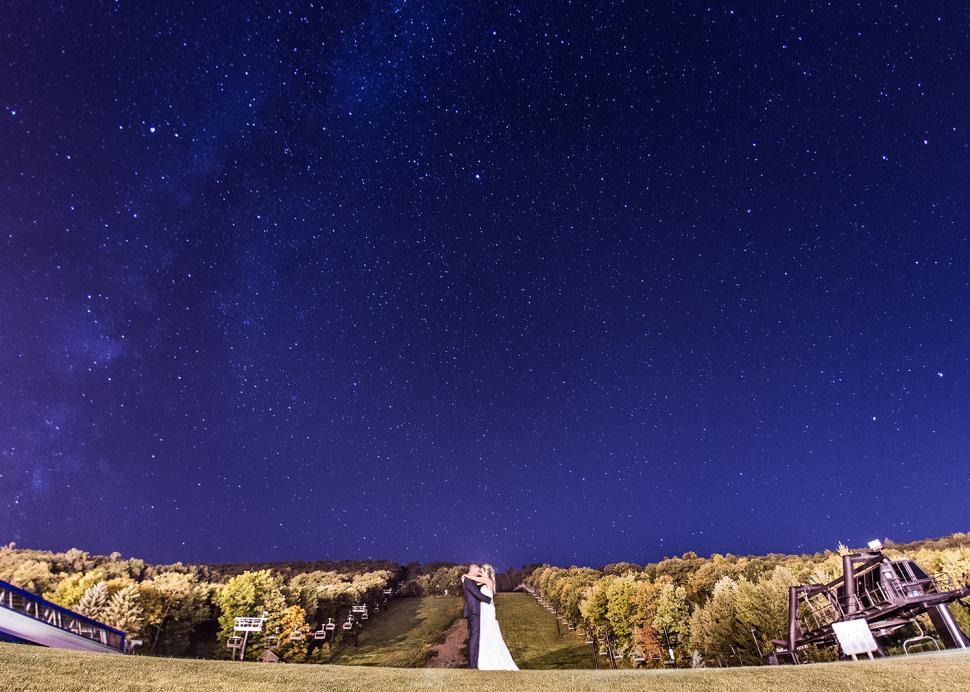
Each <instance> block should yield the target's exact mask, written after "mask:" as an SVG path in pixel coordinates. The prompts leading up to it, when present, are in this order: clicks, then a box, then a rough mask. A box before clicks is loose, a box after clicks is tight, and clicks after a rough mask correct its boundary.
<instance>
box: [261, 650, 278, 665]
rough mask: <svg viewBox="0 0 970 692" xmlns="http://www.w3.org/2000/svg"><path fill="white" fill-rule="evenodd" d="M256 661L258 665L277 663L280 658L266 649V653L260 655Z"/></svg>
mask: <svg viewBox="0 0 970 692" xmlns="http://www.w3.org/2000/svg"><path fill="white" fill-rule="evenodd" d="M256 660H257V661H259V662H260V663H279V662H280V657H279V656H277V655H276V654H275V653H273V652H272V651H270V650H269V649H266V651H264V652H263V653H261V654H260V655H259V657H258V658H257V659H256Z"/></svg>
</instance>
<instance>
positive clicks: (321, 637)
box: [313, 628, 327, 642]
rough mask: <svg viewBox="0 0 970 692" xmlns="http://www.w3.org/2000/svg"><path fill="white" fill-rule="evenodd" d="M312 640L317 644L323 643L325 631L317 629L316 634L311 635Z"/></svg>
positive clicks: (325, 635) (325, 636)
mask: <svg viewBox="0 0 970 692" xmlns="http://www.w3.org/2000/svg"><path fill="white" fill-rule="evenodd" d="M313 638H314V639H315V640H316V641H318V642H320V641H323V640H324V639H326V638H327V630H325V629H323V628H321V629H318V630H317V631H316V632H314V633H313Z"/></svg>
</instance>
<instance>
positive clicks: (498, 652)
mask: <svg viewBox="0 0 970 692" xmlns="http://www.w3.org/2000/svg"><path fill="white" fill-rule="evenodd" d="M461 587H462V592H463V594H464V597H465V619H466V620H468V667H469V668H478V669H479V670H518V669H519V667H518V666H517V665H515V661H513V660H512V655H511V654H510V653H509V649H508V647H507V646H505V640H504V639H503V638H502V630H501V629H500V628H499V626H498V620H497V619H496V617H495V591H496V588H495V568H494V567H492V566H491V565H488V564H485V565H476V564H471V565H469V566H468V572H467V573H466V574H463V575H462V577H461Z"/></svg>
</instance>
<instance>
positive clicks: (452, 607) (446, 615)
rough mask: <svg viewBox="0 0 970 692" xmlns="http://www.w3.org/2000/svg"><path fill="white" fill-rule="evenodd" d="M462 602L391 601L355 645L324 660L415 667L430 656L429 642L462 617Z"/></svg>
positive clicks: (430, 599)
mask: <svg viewBox="0 0 970 692" xmlns="http://www.w3.org/2000/svg"><path fill="white" fill-rule="evenodd" d="M461 605H462V602H461V600H460V599H458V598H449V597H447V596H425V597H416V598H402V599H398V600H396V601H392V602H391V603H390V605H389V607H388V609H387V610H385V611H382V612H381V613H380V615H379V617H376V618H375V619H374V622H373V623H370V624H368V626H367V627H365V628H364V629H363V630H362V631H361V633H360V638H359V639H358V643H357V646H356V647H354V646H351V645H347V646H345V647H344V648H342V649H340V650H338V651H337V652H336V653H335V654H334V655H333V656H332V657H331V658H330V659H329V660H328V661H327V663H337V664H340V665H360V666H391V667H398V668H416V667H421V666H423V665H424V664H425V662H426V661H427V659H428V657H429V656H430V655H431V645H432V644H434V643H435V642H436V641H437V640H438V639H440V638H441V636H442V635H443V634H444V632H445V631H446V630H447V629H448V628H449V627H450V626H451V625H452V623H454V622H455V620H457V619H458V618H459V617H461Z"/></svg>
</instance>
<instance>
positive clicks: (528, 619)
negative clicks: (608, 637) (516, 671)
mask: <svg viewBox="0 0 970 692" xmlns="http://www.w3.org/2000/svg"><path fill="white" fill-rule="evenodd" d="M495 608H496V612H497V615H498V620H499V624H500V625H501V626H502V636H503V637H504V638H505V643H506V644H508V646H509V652H510V653H511V654H512V658H514V659H515V662H516V664H518V666H519V668H522V669H523V670H529V669H531V670H541V669H549V668H554V669H564V668H592V666H593V658H592V652H591V651H590V649H589V647H588V646H586V644H585V643H584V640H582V639H580V638H579V637H577V636H576V633H575V632H570V631H569V630H568V629H567V628H566V626H565V625H560V626H559V627H558V628H557V627H556V625H557V621H556V618H555V616H554V615H553V614H552V613H550V612H549V611H547V610H546V609H545V608H543V607H542V606H540V605H539V604H538V603H537V602H536V599H535V598H533V597H532V596H530V595H529V594H527V593H521V592H519V593H500V594H499V595H498V598H496V599H495Z"/></svg>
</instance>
